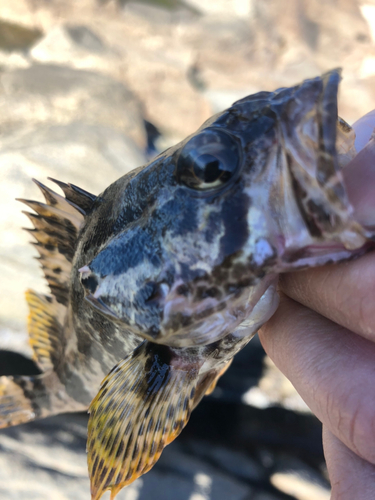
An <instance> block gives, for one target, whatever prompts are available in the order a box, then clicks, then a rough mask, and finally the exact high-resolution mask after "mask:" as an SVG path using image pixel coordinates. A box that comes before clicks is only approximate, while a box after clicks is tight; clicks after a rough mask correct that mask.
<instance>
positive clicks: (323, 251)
mask: <svg viewBox="0 0 375 500" xmlns="http://www.w3.org/2000/svg"><path fill="white" fill-rule="evenodd" d="M372 248H374V244H373V243H366V244H364V245H362V246H361V247H360V248H356V249H354V250H350V249H347V248H345V246H344V245H343V244H340V243H337V242H332V243H324V244H321V245H319V244H313V245H309V246H307V247H304V248H303V249H299V250H296V251H294V252H293V251H290V252H288V253H286V254H285V255H284V256H283V259H282V262H280V263H279V266H280V270H279V272H286V271H289V270H293V269H301V268H307V267H316V266H322V265H325V264H332V263H335V262H341V261H343V260H348V259H351V258H357V257H359V256H360V255H363V254H364V253H366V252H368V251H369V250H370V249H372Z"/></svg>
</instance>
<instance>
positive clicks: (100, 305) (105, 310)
mask: <svg viewBox="0 0 375 500" xmlns="http://www.w3.org/2000/svg"><path fill="white" fill-rule="evenodd" d="M85 300H86V301H87V302H88V303H89V304H90V305H91V306H92V307H93V308H94V309H96V310H97V311H99V312H100V313H101V314H104V315H105V316H109V317H111V318H112V319H120V318H119V317H118V316H117V314H116V313H114V312H113V311H112V309H110V308H109V307H108V306H107V305H106V304H105V303H104V302H103V301H102V299H99V298H96V297H94V296H93V295H92V294H91V293H90V294H88V295H86V296H85Z"/></svg>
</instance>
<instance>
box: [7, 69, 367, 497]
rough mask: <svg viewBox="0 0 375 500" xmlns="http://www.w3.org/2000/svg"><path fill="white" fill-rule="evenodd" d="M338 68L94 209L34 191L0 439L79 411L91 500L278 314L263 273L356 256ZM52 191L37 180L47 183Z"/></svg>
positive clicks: (217, 120)
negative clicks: (24, 358) (14, 365)
mask: <svg viewBox="0 0 375 500" xmlns="http://www.w3.org/2000/svg"><path fill="white" fill-rule="evenodd" d="M339 81H340V72H339V70H333V71H331V72H328V73H326V74H324V75H323V76H322V77H317V78H314V79H311V80H306V81H304V82H302V83H301V84H300V85H297V86H295V87H291V88H285V89H278V90H276V91H275V92H260V93H258V94H255V95H252V96H248V97H245V98H243V99H241V100H240V101H237V102H236V103H234V104H233V105H232V106H231V107H230V108H229V109H227V110H225V111H223V112H222V113H219V114H217V115H215V116H213V117H212V118H210V119H209V120H208V121H207V122H206V123H204V124H203V125H202V127H201V128H200V129H199V130H198V131H197V132H196V133H195V134H193V135H191V136H190V137H188V138H187V139H185V140H184V141H182V142H181V143H179V144H177V145H176V146H174V147H172V148H169V149H168V150H166V151H164V152H163V153H161V154H160V155H159V156H157V157H156V158H155V159H153V160H152V161H151V162H150V163H149V164H147V165H145V166H144V167H140V168H138V169H136V170H134V171H133V172H130V173H129V174H126V175H125V176H123V177H121V178H120V179H119V180H117V181H116V182H115V183H113V184H112V185H110V186H109V187H108V188H107V189H106V190H105V191H104V192H103V193H101V194H100V195H98V196H95V195H93V194H90V193H88V192H87V191H84V190H83V189H81V188H78V187H77V186H74V185H71V184H65V183H64V182H61V181H56V180H53V182H55V183H56V184H57V185H58V186H59V187H60V188H61V189H62V191H63V193H64V196H61V195H58V194H56V193H55V192H54V191H52V190H51V189H50V188H48V187H46V186H44V185H42V184H41V183H39V182H37V185H38V186H39V188H40V189H41V191H42V193H43V195H44V197H45V200H46V203H40V202H35V201H30V200H21V201H24V203H26V205H28V206H29V208H31V209H32V210H34V212H36V213H26V215H27V216H28V217H29V219H30V220H31V222H32V223H33V225H34V229H31V230H29V232H30V234H31V235H33V236H34V238H35V239H36V243H35V246H36V249H37V250H38V252H39V260H40V263H41V266H42V269H43V271H44V274H45V277H46V280H47V282H48V284H49V287H50V290H51V294H50V295H42V294H39V293H37V292H34V291H31V290H29V291H27V294H26V299H27V301H28V304H29V308H30V315H29V321H28V328H29V337H30V344H31V346H32V349H33V352H34V359H35V361H36V362H37V364H38V365H39V367H40V368H41V370H42V371H43V373H42V374H41V375H38V376H34V377H22V376H18V377H17V376H14V377H1V378H0V426H2V427H6V426H8V425H15V424H19V423H22V422H27V421H29V420H32V419H34V418H38V417H45V416H48V415H53V414H56V413H59V412H67V411H78V410H88V411H89V413H90V418H89V424H88V441H87V451H88V467H89V475H90V481H91V495H92V500H99V499H100V497H101V496H102V494H103V493H104V492H105V491H106V490H110V491H111V499H113V498H114V497H115V496H116V494H117V493H118V492H119V491H120V490H121V488H123V487H124V486H126V485H128V484H130V483H131V482H132V481H134V480H135V479H136V478H137V477H139V476H140V475H142V474H144V473H146V472H147V471H148V470H149V469H150V468H151V467H153V465H154V464H155V463H156V462H157V460H158V458H159V456H160V454H161V453H162V450H163V448H164V447H165V446H166V445H167V444H169V443H170V442H171V441H173V440H174V439H175V438H176V437H177V436H178V434H179V433H180V432H181V430H182V429H183V428H184V426H185V425H186V423H187V422H188V420H189V417H190V414H191V411H192V410H193V409H194V408H195V407H196V406H197V404H199V402H200V401H201V399H202V398H203V396H204V395H205V394H209V393H211V392H212V391H213V390H214V388H215V385H216V382H217V380H218V379H219V378H220V377H221V376H222V375H223V373H224V372H225V371H226V370H227V369H228V367H229V365H230V363H231V361H232V359H233V357H234V356H235V354H236V353H237V352H238V351H239V350H241V349H242V348H243V347H245V345H246V344H247V343H248V342H249V341H250V339H251V338H252V337H253V335H254V334H255V333H256V331H257V330H258V328H259V327H260V326H261V325H262V324H263V323H264V322H265V321H267V320H268V319H269V318H270V317H271V316H272V314H273V313H274V312H275V310H276V309H277V306H278V295H277V292H276V287H277V279H278V275H279V274H280V273H281V272H289V271H293V270H297V269H301V268H306V267H311V266H318V265H323V264H326V263H332V262H339V261H342V260H345V259H349V258H354V257H359V256H360V255H361V254H363V253H365V252H366V251H368V250H369V249H371V248H372V246H373V242H374V239H375V237H374V234H373V233H372V232H371V231H369V230H368V229H366V228H365V227H363V226H361V225H360V224H359V223H358V222H357V221H356V220H355V219H354V217H353V209H352V207H351V205H350V203H349V201H348V198H347V195H346V191H345V187H344V184H343V180H342V174H341V169H342V168H343V167H345V165H346V164H347V163H348V162H349V161H350V160H351V159H352V158H353V157H354V156H355V154H356V152H355V147H354V133H353V130H352V129H351V127H349V125H348V124H346V122H345V121H344V120H342V119H341V118H338V116H337V90H338V84H339ZM51 180H52V179H51Z"/></svg>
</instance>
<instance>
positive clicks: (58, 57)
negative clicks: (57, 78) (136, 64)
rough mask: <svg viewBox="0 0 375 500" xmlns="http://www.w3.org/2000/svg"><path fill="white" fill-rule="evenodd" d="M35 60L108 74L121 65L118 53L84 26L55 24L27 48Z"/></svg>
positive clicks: (113, 73)
mask: <svg viewBox="0 0 375 500" xmlns="http://www.w3.org/2000/svg"><path fill="white" fill-rule="evenodd" d="M30 55H31V57H32V58H33V60H34V61H35V62H39V63H52V64H63V65H67V66H70V67H73V68H76V69H91V70H94V71H95V72H98V71H101V72H103V73H107V74H112V75H113V76H114V77H116V76H118V75H116V72H114V71H113V68H116V67H117V66H118V65H121V61H120V58H119V55H118V54H117V53H116V52H115V51H113V50H111V49H110V48H109V47H107V46H106V44H105V43H104V41H103V40H102V38H100V37H99V36H98V35H97V34H96V33H95V32H94V31H93V30H91V29H89V28H88V27H87V26H80V25H71V24H66V25H59V26H56V27H54V28H52V29H51V31H49V32H48V33H47V35H46V36H45V37H44V38H42V40H40V41H39V43H37V44H36V45H35V46H34V47H33V49H32V50H31V52H30Z"/></svg>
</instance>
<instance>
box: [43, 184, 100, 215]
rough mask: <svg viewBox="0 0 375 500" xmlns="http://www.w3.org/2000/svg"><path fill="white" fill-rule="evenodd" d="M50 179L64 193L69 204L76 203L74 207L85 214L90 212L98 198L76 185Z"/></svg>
mask: <svg viewBox="0 0 375 500" xmlns="http://www.w3.org/2000/svg"><path fill="white" fill-rule="evenodd" d="M48 179H49V180H50V181H52V182H54V183H55V184H57V185H58V186H59V187H60V189H61V190H62V191H63V192H64V194H65V198H66V199H67V200H68V201H69V202H71V203H74V205H75V206H76V207H79V208H80V209H81V210H82V211H83V212H84V213H85V214H86V213H87V212H88V211H89V210H90V208H91V207H92V205H93V203H94V201H95V200H96V198H97V197H96V196H95V195H94V194H91V193H89V192H88V191H85V190H84V189H81V188H80V187H78V186H75V185H74V184H70V183H69V184H65V182H61V181H57V180H56V179H52V177H48Z"/></svg>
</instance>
